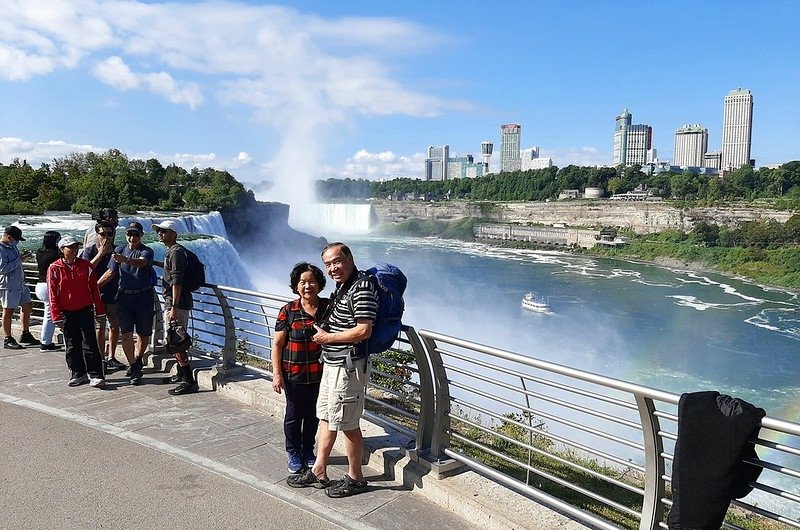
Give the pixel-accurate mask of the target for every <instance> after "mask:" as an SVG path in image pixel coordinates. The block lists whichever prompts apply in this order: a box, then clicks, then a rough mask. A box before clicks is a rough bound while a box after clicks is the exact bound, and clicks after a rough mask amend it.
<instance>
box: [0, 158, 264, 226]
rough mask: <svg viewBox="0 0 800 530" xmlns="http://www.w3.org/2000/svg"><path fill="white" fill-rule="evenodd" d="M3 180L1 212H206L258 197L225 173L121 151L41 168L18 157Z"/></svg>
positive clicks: (3, 170)
mask: <svg viewBox="0 0 800 530" xmlns="http://www.w3.org/2000/svg"><path fill="white" fill-rule="evenodd" d="M0 182H2V183H3V185H2V186H0V213H31V214H34V213H41V212H42V211H44V210H72V211H75V212H91V211H95V210H97V209H99V208H116V209H117V210H119V211H121V212H135V211H137V210H191V211H207V210H217V209H220V208H225V207H234V206H238V205H241V204H245V203H249V202H252V201H255V196H254V195H253V192H252V191H250V190H247V189H246V188H245V187H244V186H243V185H242V184H241V183H240V182H238V181H237V180H236V179H235V178H234V177H233V176H232V175H231V174H230V173H228V172H227V171H219V170H217V169H213V168H206V169H198V168H192V169H191V170H188V171H187V170H186V169H184V168H182V167H180V166H177V165H175V164H170V165H168V166H167V167H164V166H163V165H162V164H161V163H160V162H159V161H158V160H156V159H155V158H151V159H149V160H139V159H129V158H128V157H127V156H126V155H125V154H123V153H122V152H120V151H119V150H117V149H110V150H108V151H106V152H105V153H102V154H97V153H93V152H90V153H73V154H70V155H68V156H66V157H63V158H56V159H54V160H53V162H52V163H51V164H42V165H41V166H40V167H39V168H38V169H34V168H32V167H31V166H30V164H28V163H27V161H20V160H19V159H15V160H13V161H12V162H11V163H10V164H8V165H4V164H0Z"/></svg>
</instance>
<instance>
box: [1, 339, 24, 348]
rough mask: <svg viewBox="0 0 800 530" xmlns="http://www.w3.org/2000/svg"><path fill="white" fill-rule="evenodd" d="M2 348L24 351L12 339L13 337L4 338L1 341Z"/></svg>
mask: <svg viewBox="0 0 800 530" xmlns="http://www.w3.org/2000/svg"><path fill="white" fill-rule="evenodd" d="M3 348H5V349H7V350H22V349H24V347H23V346H20V345H19V343H18V342H17V341H16V339H14V337H6V339H5V340H4V341H3Z"/></svg>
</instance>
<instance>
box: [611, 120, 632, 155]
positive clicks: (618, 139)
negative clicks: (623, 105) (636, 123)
mask: <svg viewBox="0 0 800 530" xmlns="http://www.w3.org/2000/svg"><path fill="white" fill-rule="evenodd" d="M615 120H616V125H615V127H614V165H615V166H618V165H620V164H623V165H624V164H625V161H626V160H627V158H628V157H627V149H628V128H629V127H630V126H631V120H633V116H632V115H631V113H630V112H628V109H625V110H623V111H622V114H619V115H618V116H617V117H616V118H615Z"/></svg>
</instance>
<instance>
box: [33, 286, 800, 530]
mask: <svg viewBox="0 0 800 530" xmlns="http://www.w3.org/2000/svg"><path fill="white" fill-rule="evenodd" d="M33 281H34V283H35V278H33ZM159 300H160V298H159ZM290 300H291V299H290V298H288V297H284V296H278V295H272V294H267V293H260V292H255V291H248V290H244V289H238V288H233V287H227V286H221V285H211V284H208V285H206V286H204V287H203V288H201V289H200V290H199V291H198V292H196V293H195V308H194V310H193V311H192V319H191V323H190V333H191V334H192V336H193V337H194V351H195V352H197V353H205V354H207V355H210V356H211V357H213V358H214V359H216V369H217V371H218V373H220V374H221V376H222V378H223V379H224V377H226V375H227V374H229V373H231V372H233V371H240V370H242V369H244V368H246V369H248V370H253V371H255V372H258V373H260V374H262V375H264V376H268V377H271V368H272V367H271V362H270V352H271V347H272V339H273V336H274V324H275V321H276V319H277V315H278V311H279V310H280V308H281V307H282V306H283V305H284V304H285V303H286V302H288V301H290ZM154 333H160V331H154ZM159 338H160V335H159V336H157V337H154V344H158V339H159ZM371 363H372V370H371V376H370V386H369V389H368V404H367V408H368V412H367V413H366V415H367V416H369V418H370V419H371V420H372V421H375V422H377V423H380V424H383V425H386V426H390V427H391V428H393V429H396V430H399V431H401V432H403V433H405V434H407V435H408V436H409V437H410V438H411V439H413V440H414V447H413V448H411V449H409V454H410V456H411V457H412V458H414V459H415V460H418V461H419V462H421V463H423V464H425V465H427V466H431V467H437V468H439V469H449V468H452V467H453V465H454V464H456V465H465V466H468V467H469V468H471V469H473V470H475V471H477V472H479V473H481V474H483V475H485V476H488V477H490V478H492V479H493V480H495V481H497V482H499V483H501V484H503V485H505V486H507V487H508V488H511V489H513V490H515V491H517V492H519V493H522V494H523V495H526V496H528V497H530V498H531V499H534V500H536V501H538V502H540V503H543V504H546V505H548V506H551V507H552V508H554V509H556V510H559V511H561V512H563V513H566V514H568V515H570V516H572V517H574V518H576V519H578V520H580V521H583V522H585V523H587V524H590V525H594V526H595V527H598V528H607V529H613V528H641V529H656V528H666V524H665V519H666V517H665V516H666V513H667V511H668V510H669V507H670V506H671V500H670V498H669V497H670V494H669V492H670V477H671V465H672V459H673V453H674V447H675V441H676V440H677V404H678V400H679V397H680V396H678V395H676V394H672V393H669V392H664V391H660V390H656V389H652V388H647V387H643V386H640V385H636V384H632V383H628V382H625V381H621V380H617V379H612V378H608V377H603V376H600V375H597V374H593V373H590V372H584V371H581V370H576V369H574V368H569V367H566V366H562V365H558V364H555V363H551V362H546V361H542V360H538V359H536V358H534V357H533V356H528V355H521V354H519V353H513V352H509V351H505V350H501V349H497V348H493V347H491V346H486V345H482V344H477V343H474V342H469V341H466V340H463V339H460V338H457V337H452V336H448V335H445V334H442V333H438V332H435V331H429V330H421V331H420V332H419V333H417V332H416V330H415V329H414V328H413V327H411V326H404V327H403V331H402V333H401V335H400V337H399V338H398V341H397V342H396V344H395V347H394V348H393V349H392V350H390V351H389V352H386V353H384V354H381V355H373V356H372V358H371ZM719 390H721V391H724V389H719ZM753 441H754V443H755V444H756V446H757V447H758V452H759V458H758V459H755V460H752V461H748V463H749V464H751V465H755V466H758V467H761V468H762V469H763V472H762V475H761V477H760V478H759V480H758V481H757V482H756V483H755V484H753V486H754V488H755V492H754V493H752V494H751V495H750V496H748V497H746V498H745V499H744V500H741V501H734V502H733V504H732V508H731V509H730V510H729V514H728V515H729V516H728V520H727V521H726V523H725V525H724V527H725V528H731V529H740V528H741V529H747V528H751V527H752V526H749V524H750V523H749V522H748V520H750V519H753V518H767V519H770V520H772V521H777V522H778V523H780V524H782V525H785V527H787V528H800V521H799V520H798V519H797V514H798V513H800V424H797V423H793V422H788V421H782V420H779V419H775V418H771V417H765V418H764V419H763V420H762V422H761V434H760V436H759V438H758V439H757V440H753Z"/></svg>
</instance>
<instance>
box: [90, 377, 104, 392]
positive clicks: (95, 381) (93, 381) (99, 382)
mask: <svg viewBox="0 0 800 530" xmlns="http://www.w3.org/2000/svg"><path fill="white" fill-rule="evenodd" d="M89 386H93V387H95V388H99V389H103V388H105V387H106V380H105V379H100V378H99V377H90V378H89Z"/></svg>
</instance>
